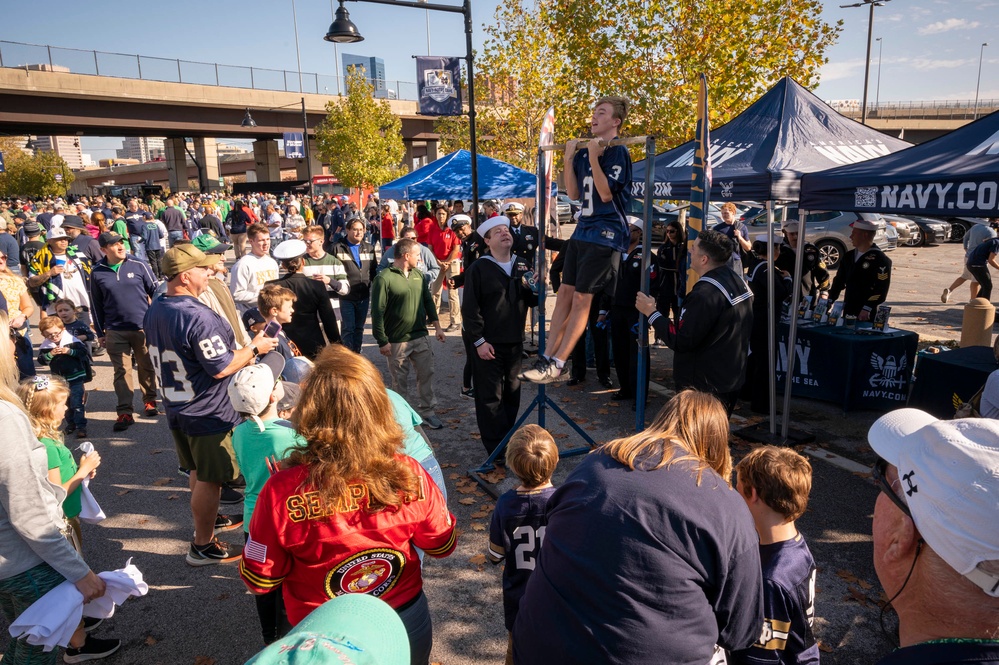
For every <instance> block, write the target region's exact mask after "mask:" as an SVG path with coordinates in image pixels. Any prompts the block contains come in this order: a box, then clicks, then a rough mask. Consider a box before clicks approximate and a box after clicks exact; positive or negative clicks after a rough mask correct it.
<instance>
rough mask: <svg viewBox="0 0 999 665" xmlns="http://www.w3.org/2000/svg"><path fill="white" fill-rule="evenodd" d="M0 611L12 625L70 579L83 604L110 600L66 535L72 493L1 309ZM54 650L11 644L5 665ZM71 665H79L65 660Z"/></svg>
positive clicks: (109, 643)
mask: <svg viewBox="0 0 999 665" xmlns="http://www.w3.org/2000/svg"><path fill="white" fill-rule="evenodd" d="M0 345H2V346H3V348H0V432H3V433H4V451H3V455H0V498H2V500H0V611H2V612H3V613H4V617H5V618H6V619H7V621H8V622H13V621H14V619H16V618H17V617H18V615H19V614H20V613H21V611H22V610H23V609H24V608H27V607H28V606H30V605H31V604H32V603H33V602H35V601H36V600H38V599H39V598H41V597H42V596H43V595H45V594H46V593H47V592H48V591H50V590H51V589H54V588H55V587H57V586H58V585H59V584H61V583H62V582H63V581H64V580H70V581H72V582H74V583H75V584H76V588H77V589H79V590H80V593H82V594H83V598H84V601H86V602H89V601H91V600H93V599H94V598H99V597H101V596H103V595H104V590H105V586H104V582H103V580H101V579H100V578H99V577H97V576H96V575H95V574H94V573H93V571H91V570H90V568H89V566H87V564H86V562H85V561H84V560H83V558H82V557H81V556H80V554H79V553H78V552H77V551H76V550H75V549H74V548H73V546H72V545H71V544H70V542H69V540H67V538H66V536H65V535H64V534H63V529H64V526H65V522H64V520H63V512H62V502H63V500H64V499H65V498H66V491H65V490H64V489H63V488H62V487H60V486H59V485H54V484H52V483H51V482H49V480H48V455H47V453H46V451H45V446H44V445H43V444H42V443H40V442H39V441H38V439H37V438H36V437H35V434H34V431H33V430H32V426H31V422H30V421H29V420H28V415H27V413H25V411H24V405H23V404H22V403H21V400H20V399H19V398H18V396H17V393H16V392H15V391H16V387H17V367H16V366H15V364H14V349H13V341H12V340H11V337H10V327H9V326H8V324H7V315H6V314H5V313H3V312H0ZM78 646H79V648H72V647H71V648H70V649H69V650H67V652H66V653H67V655H68V656H70V657H73V656H76V657H79V656H80V655H81V654H83V655H94V654H104V655H109V654H110V653H113V652H114V651H115V650H117V649H118V647H119V646H120V642H118V640H96V639H94V638H89V639H87V641H85V642H84V643H83V644H82V645H78ZM58 655H59V652H58V650H55V649H54V650H52V651H49V652H48V653H45V652H44V651H43V647H41V646H32V645H30V644H28V643H27V642H25V641H24V640H11V641H10V642H9V643H8V645H7V650H6V651H5V652H4V658H3V660H4V662H11V663H22V662H31V663H41V664H54V663H55V662H56V659H57V657H58ZM67 662H79V661H78V660H70V659H67Z"/></svg>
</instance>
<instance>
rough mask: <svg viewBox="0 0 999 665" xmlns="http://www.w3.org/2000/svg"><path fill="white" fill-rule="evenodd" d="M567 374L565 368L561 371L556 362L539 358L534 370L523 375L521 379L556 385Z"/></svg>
mask: <svg viewBox="0 0 999 665" xmlns="http://www.w3.org/2000/svg"><path fill="white" fill-rule="evenodd" d="M565 373H566V371H565V367H563V368H561V369H559V366H558V365H556V364H555V363H554V362H551V361H548V360H545V359H544V358H539V359H538V362H536V363H534V367H533V368H532V369H529V370H527V371H526V372H523V373H521V375H520V378H521V379H522V380H523V381H530V382H531V383H554V382H555V381H560V380H561V379H562V377H563V376H564V375H565Z"/></svg>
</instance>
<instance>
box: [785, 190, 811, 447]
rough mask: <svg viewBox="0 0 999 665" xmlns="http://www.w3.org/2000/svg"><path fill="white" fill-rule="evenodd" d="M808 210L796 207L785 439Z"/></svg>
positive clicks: (788, 415) (786, 373)
mask: <svg viewBox="0 0 999 665" xmlns="http://www.w3.org/2000/svg"><path fill="white" fill-rule="evenodd" d="M807 219H808V211H807V210H801V209H800V208H799V209H798V247H797V248H796V249H795V252H796V253H795V255H794V290H793V291H792V292H791V310H790V314H791V328H790V330H788V333H787V363H786V367H785V368H784V369H785V372H784V414H783V417H782V419H781V420H782V422H781V436H782V437H783V438H784V440H785V441H786V440H787V433H788V431H789V430H790V428H791V391H792V384H793V383H794V382H793V379H794V361H795V355H796V351H795V344H797V342H798V340H797V337H798V304H799V303H800V302H801V269H802V266H803V263H804V255H805V231H806V225H807V221H806V220H807Z"/></svg>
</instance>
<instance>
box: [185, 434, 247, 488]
mask: <svg viewBox="0 0 999 665" xmlns="http://www.w3.org/2000/svg"><path fill="white" fill-rule="evenodd" d="M170 434H172V435H173V445H174V448H176V450H177V458H178V460H179V461H180V466H181V467H182V468H184V469H193V470H197V472H198V480H201V481H204V482H206V483H218V484H219V485H221V484H222V483H227V482H229V481H231V480H235V479H236V476H238V475H239V465H238V464H237V463H236V453H235V451H234V450H233V449H232V432H219V433H217V434H202V435H200V436H190V435H188V434H184V433H183V432H181V431H180V430H177V429H172V430H170Z"/></svg>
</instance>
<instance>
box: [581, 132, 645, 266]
mask: <svg viewBox="0 0 999 665" xmlns="http://www.w3.org/2000/svg"><path fill="white" fill-rule="evenodd" d="M599 162H600V168H601V170H602V171H603V172H604V175H606V176H607V183H608V184H609V185H610V190H611V193H612V194H613V195H614V197H613V198H612V199H611V200H610V201H606V202H605V201H604V200H603V199H601V198H600V193H599V192H598V191H597V187H596V185H595V184H594V182H593V169H592V167H591V166H590V150H589V148H582V149H581V150H579V152H577V153H576V156H575V157H573V159H572V170H573V173H574V174H575V176H576V186H577V187H578V188H579V201H580V203H581V204H582V206H583V207H582V210H581V211H580V213H579V223H578V224H577V225H576V230H575V231H574V232H573V234H572V237H573V238H575V239H576V240H581V241H583V242H591V243H593V244H595V245H604V246H606V247H613V248H614V249H617V250H618V251H621V252H626V251H628V240H629V235H628V221H627V219H626V217H625V216H626V212H625V211H626V210H628V203H629V202H630V200H631V155H630V154H628V149H627V148H626V147H624V146H623V145H615V146H611V147H609V148H607V149H606V150H604V154H603V155H601V156H600V160H599Z"/></svg>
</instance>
